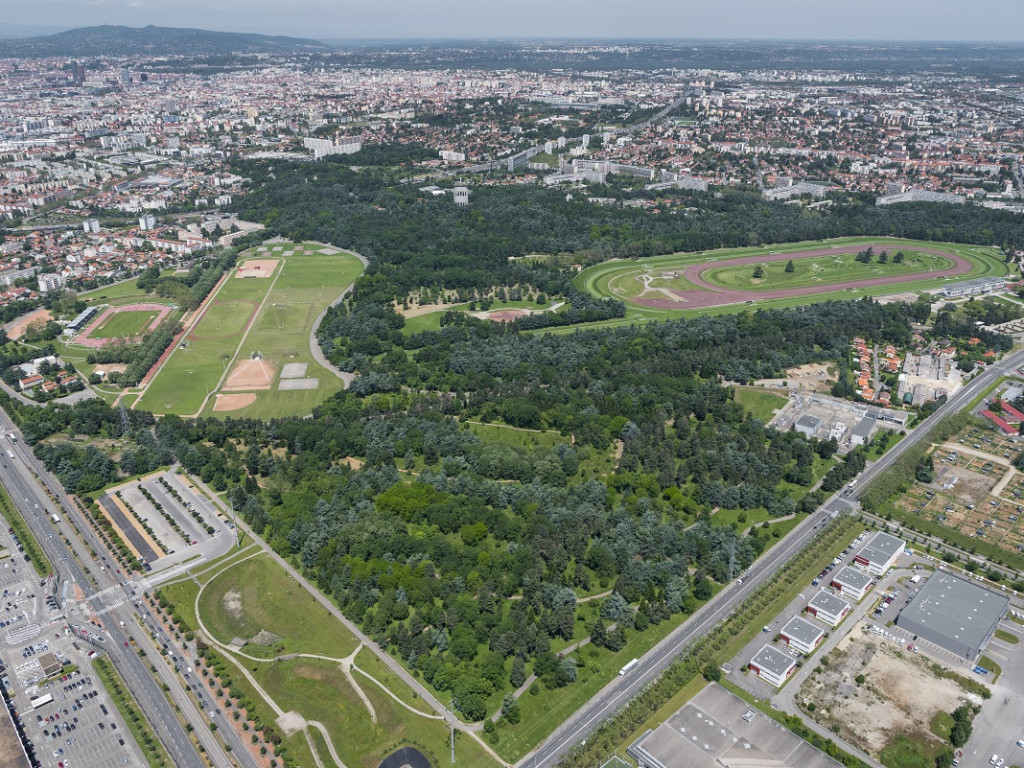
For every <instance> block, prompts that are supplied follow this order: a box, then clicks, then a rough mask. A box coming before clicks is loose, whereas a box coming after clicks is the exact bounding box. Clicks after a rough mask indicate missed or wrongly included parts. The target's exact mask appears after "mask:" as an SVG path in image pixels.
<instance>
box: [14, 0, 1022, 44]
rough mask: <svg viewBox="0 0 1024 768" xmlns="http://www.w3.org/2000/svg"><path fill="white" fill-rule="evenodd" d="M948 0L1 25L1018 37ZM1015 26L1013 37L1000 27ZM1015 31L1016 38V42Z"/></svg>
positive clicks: (188, 0)
mask: <svg viewBox="0 0 1024 768" xmlns="http://www.w3.org/2000/svg"><path fill="white" fill-rule="evenodd" d="M961 11H962V5H960V4H958V3H954V2H953V1H952V0H935V1H934V2H928V1H927V0H908V1H907V2H904V3H901V4H899V5H895V4H893V3H889V2H885V0H864V1H863V2H859V3H843V2H833V3H822V2H815V1H814V0H778V1H777V2H774V3H767V2H763V1H762V0H737V2H735V3H732V4H730V6H729V7H728V8H727V9H726V8H723V7H721V6H717V5H711V6H709V5H708V4H706V3H701V2H696V0H682V1H681V2H670V1H669V0H643V2H641V3H639V4H637V3H633V4H629V5H624V4H618V3H609V2H605V1H601V0H599V1H598V2H589V3H584V2H582V1H581V0H568V1H567V2H566V1H564V0H563V2H560V3H559V4H558V7H557V8H556V9H552V8H551V6H550V4H547V3H542V2H539V0H525V1H524V2H521V3H518V4H516V5H514V6H513V5H507V6H501V7H492V8H489V9H488V11H487V13H486V14H481V12H480V7H479V5H478V4H475V3H472V2H469V1H468V0H449V1H448V2H445V3H442V4H438V5H434V4H431V5H427V4H423V3H413V2H410V1H409V0H385V2H381V3H376V4H374V5H373V6H372V7H369V6H365V7H359V8H348V9H339V8H337V6H333V5H331V4H330V3H328V2H326V0H295V2H290V3H287V4H284V3H281V2H279V0H255V2H242V0H221V2H218V3H216V4H212V5H211V4H207V3H202V4H201V3H199V2H197V0H113V1H112V0H44V2H40V3H34V4H32V5H31V6H29V5H25V6H21V7H15V8H9V9H7V10H6V13H5V15H6V19H5V23H6V24H8V25H22V26H26V27H37V28H38V27H52V28H63V29H72V28H75V27H82V26H92V25H97V24H120V25H126V26H147V25H150V24H152V25H156V26H168V27H198V28H203V29H213V30H219V31H232V32H257V33H266V34H284V35H292V36H302V37H314V38H317V39H326V40H346V39H350V40H358V39H480V38H499V39H500V38H522V37H526V38H539V39H544V38H569V39H572V38H617V39H623V38H641V39H683V40H686V39H757V40H820V41H828V40H851V41H906V42H916V41H921V42H925V41H929V42H1020V40H1021V38H1020V33H1019V31H1018V30H1020V29H1022V28H1024V5H1022V4H1020V3H1015V2H1012V1H1011V0H980V1H979V2H978V3H975V4H974V7H973V8H972V13H971V14H970V15H969V16H967V17H964V14H963V13H962V12H961ZM1009 30H1013V32H1009ZM1013 35H1016V38H1014V37H1013Z"/></svg>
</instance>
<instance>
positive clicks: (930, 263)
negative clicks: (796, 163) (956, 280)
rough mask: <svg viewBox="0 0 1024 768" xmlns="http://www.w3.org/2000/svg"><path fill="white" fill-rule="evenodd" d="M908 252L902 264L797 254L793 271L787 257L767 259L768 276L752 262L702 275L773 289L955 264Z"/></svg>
mask: <svg viewBox="0 0 1024 768" xmlns="http://www.w3.org/2000/svg"><path fill="white" fill-rule="evenodd" d="M794 256H796V254H794ZM904 256H905V258H904V260H903V262H902V263H900V264H896V263H895V262H893V261H892V259H891V258H890V260H889V262H888V263H887V264H879V263H878V259H877V258H876V259H875V260H873V261H872V262H871V263H870V264H861V263H860V262H858V261H857V260H856V254H852V253H840V254H836V255H834V256H816V257H809V258H803V259H802V258H794V259H793V271H792V272H786V262H784V261H767V262H765V263H764V264H762V265H761V269H762V271H763V272H764V276H763V277H762V278H759V279H754V276H753V274H754V267H753V266H751V265H749V264H747V265H744V266H731V267H730V266H726V267H717V268H714V269H709V270H708V271H707V272H705V273H704V274H703V275H702V277H703V278H704V279H705V280H707V281H708V282H709V283H711V284H712V285H717V286H721V287H722V288H727V289H740V290H747V291H773V290H776V289H778V288H806V287H808V286H815V285H819V284H821V283H848V282H852V281H854V280H863V279H866V278H874V277H889V276H896V275H906V274H911V273H916V272H922V273H924V272H931V271H938V270H943V269H948V268H949V267H951V266H953V262H952V261H951V260H950V259H947V258H946V257H945V256H936V255H934V254H931V253H921V252H919V251H904Z"/></svg>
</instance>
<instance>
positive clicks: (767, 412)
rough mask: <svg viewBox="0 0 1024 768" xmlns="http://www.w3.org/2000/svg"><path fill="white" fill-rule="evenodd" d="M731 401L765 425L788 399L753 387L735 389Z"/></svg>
mask: <svg viewBox="0 0 1024 768" xmlns="http://www.w3.org/2000/svg"><path fill="white" fill-rule="evenodd" d="M733 399H734V400H735V401H736V402H737V403H739V404H740V405H742V406H743V407H744V408H746V409H747V410H748V411H750V414H751V415H752V416H753V417H754V418H756V419H760V420H761V421H763V422H764V423H765V424H767V423H768V422H769V421H771V418H772V416H774V415H775V412H776V411H778V410H779V409H780V408H782V407H783V406H784V405H785V404H786V403H787V402H788V401H789V398H786V397H783V396H782V395H777V394H775V393H774V392H766V391H765V390H763V389H755V388H753V387H736V389H735V390H734V391H733Z"/></svg>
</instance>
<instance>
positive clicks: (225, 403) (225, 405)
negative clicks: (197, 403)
mask: <svg viewBox="0 0 1024 768" xmlns="http://www.w3.org/2000/svg"><path fill="white" fill-rule="evenodd" d="M216 397H217V399H216V400H214V403H213V410H215V411H237V410H239V409H240V408H245V407H246V406H249V405H252V404H253V403H255V402H256V393H255V392H246V393H244V394H239V395H217V396H216Z"/></svg>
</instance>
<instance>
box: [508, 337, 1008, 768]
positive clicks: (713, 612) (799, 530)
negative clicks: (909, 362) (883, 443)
mask: <svg viewBox="0 0 1024 768" xmlns="http://www.w3.org/2000/svg"><path fill="white" fill-rule="evenodd" d="M1021 365H1024V350H1021V351H1018V352H1014V353H1012V354H1010V355H1007V356H1006V357H1005V358H1004V359H1003V360H1002V361H1001V362H999V363H996V364H993V365H990V366H988V368H986V369H985V371H983V372H982V373H980V374H978V375H977V376H975V378H974V379H972V380H971V381H970V382H968V384H967V385H966V386H965V387H964V388H963V389H961V390H960V391H959V392H957V393H955V394H954V395H952V396H951V397H950V398H949V399H948V400H947V401H946V402H945V403H944V404H943V405H941V406H939V407H938V408H937V409H936V410H935V413H934V414H933V415H932V417H931V418H929V419H928V420H927V421H926V422H925V423H924V424H922V425H921V427H918V428H917V429H912V430H909V431H908V432H907V436H906V437H904V438H903V439H902V440H901V441H900V442H899V443H897V444H896V445H895V446H893V447H892V448H891V449H890V450H889V451H888V452H887V453H886V454H885V455H884V456H882V458H880V459H879V460H878V461H876V462H873V463H872V464H871V465H870V466H868V467H866V468H865V470H864V471H863V472H862V473H861V474H860V476H859V477H858V479H857V483H856V485H855V486H854V488H853V489H847V490H845V491H842V492H840V493H839V494H836V495H834V496H832V497H831V498H830V499H828V500H827V501H826V502H825V504H823V505H822V508H821V509H822V510H823V511H824V514H825V515H828V514H829V513H831V512H832V511H833V510H837V509H842V508H843V507H844V506H851V507H852V506H853V505H854V504H855V503H856V501H857V498H858V497H859V495H860V493H862V492H863V489H864V487H865V486H867V485H868V484H870V482H871V481H872V480H874V479H875V478H876V477H878V475H879V474H881V473H882V472H884V471H885V470H886V469H888V468H889V467H891V466H892V465H893V463H894V462H895V461H896V460H897V459H899V457H900V456H902V455H903V453H904V452H905V451H907V450H909V449H911V448H912V447H914V446H915V445H917V444H918V443H919V442H920V441H921V440H924V439H925V438H926V437H927V435H928V432H929V431H930V430H931V428H932V426H934V425H935V424H937V423H938V422H939V421H940V420H941V419H942V418H943V417H944V416H946V415H948V414H951V413H955V412H957V411H959V410H962V409H963V408H965V407H966V406H967V405H969V404H970V402H971V401H972V400H973V399H974V398H975V397H977V396H978V395H979V394H980V393H981V392H983V391H984V390H985V388H986V387H988V386H989V385H990V384H992V383H994V382H995V381H996V380H997V379H998V378H999V377H1000V376H1004V375H1006V374H1007V373H1009V372H1010V371H1012V370H1014V369H1016V368H1019V367H1021ZM844 494H845V495H844ZM821 521H822V514H821V513H817V514H814V515H810V516H809V517H808V518H807V519H806V520H803V521H801V522H800V523H799V524H798V525H797V526H796V527H795V528H794V529H793V530H792V531H791V532H790V533H789V534H788V535H787V536H786V537H785V538H783V539H782V540H781V541H779V543H778V544H776V545H775V546H774V547H772V548H771V549H770V550H768V551H767V552H765V553H764V554H763V555H762V556H761V557H760V558H759V559H758V560H757V561H756V562H755V563H754V564H753V565H752V566H751V567H750V568H749V569H748V571H747V572H746V573H745V574H744V575H743V583H742V584H737V583H733V584H730V585H728V586H727V587H726V588H725V589H724V590H722V591H721V592H719V593H718V594H717V595H715V597H714V598H712V599H711V600H710V601H709V602H708V603H707V604H706V605H704V606H703V607H702V608H701V609H700V610H698V611H697V612H696V613H694V614H693V616H691V617H690V618H689V619H687V620H686V621H685V622H683V623H682V624H681V625H679V627H677V628H676V629H675V630H674V631H673V632H672V633H671V634H669V635H668V636H667V637H666V638H665V639H664V640H662V641H661V642H660V643H658V645H656V646H655V647H654V648H652V649H651V650H650V651H648V652H647V653H646V654H645V655H644V656H643V658H642V659H641V660H640V665H639V666H638V667H637V668H636V669H635V670H634V671H632V672H630V673H629V674H627V675H624V676H622V677H616V678H615V679H614V680H612V681H611V682H610V683H608V684H607V685H606V686H605V687H604V688H602V689H601V690H600V691H599V692H598V693H597V694H596V695H595V696H594V697H593V698H591V699H590V700H589V701H588V702H587V703H586V704H584V705H583V706H582V707H580V709H578V710H577V711H576V712H575V713H573V715H572V716H571V717H569V718H568V719H567V720H566V721H565V722H563V723H562V724H561V725H560V726H559V727H558V728H556V729H555V731H554V732H553V733H552V734H551V735H550V736H549V737H548V738H547V739H545V741H544V742H543V743H542V744H541V745H540V746H538V747H537V748H536V749H535V750H533V751H532V752H530V753H529V754H527V755H526V756H525V757H523V758H522V759H521V760H520V761H519V762H518V763H517V764H516V765H517V768H542V767H543V766H553V765H555V763H557V762H558V760H559V759H560V758H561V757H562V756H563V755H564V754H565V753H566V752H567V751H568V750H569V749H571V748H572V747H573V746H574V745H575V744H577V743H579V742H581V741H583V740H584V739H585V738H586V737H587V735H588V734H589V733H590V732H591V731H593V730H594V729H596V728H597V727H598V726H599V725H600V724H601V722H602V721H604V720H606V719H607V718H609V717H611V716H612V715H614V714H615V713H616V712H617V711H618V710H619V709H620V708H621V707H622V706H623V705H625V704H626V703H627V702H629V700H630V699H632V698H633V697H634V696H635V695H636V694H637V693H638V692H639V691H640V690H641V689H642V688H643V687H644V686H646V685H647V684H648V683H650V682H652V681H653V680H654V679H655V678H657V677H658V676H659V675H660V674H661V673H662V672H663V671H664V670H665V669H666V667H668V666H669V664H671V663H672V661H673V659H674V658H675V657H676V656H677V655H678V654H679V653H680V652H681V651H682V650H683V649H684V648H685V647H686V646H687V645H688V644H689V643H690V642H692V641H693V640H695V639H697V638H698V637H700V636H701V635H704V634H706V633H707V632H708V631H710V630H711V628H712V627H714V626H715V625H716V624H718V623H719V622H720V621H722V620H723V619H724V618H725V617H727V616H728V615H729V614H730V613H731V612H732V611H733V610H734V609H735V608H736V606H737V605H739V603H741V602H742V601H743V600H744V599H746V598H747V597H748V596H749V595H750V594H751V593H753V592H754V591H755V590H756V589H757V588H758V587H759V586H760V585H761V584H762V583H763V582H764V581H765V580H766V579H768V577H769V576H771V574H773V573H774V572H775V571H777V570H778V569H779V568H781V567H782V566H783V565H784V564H785V563H786V562H787V561H788V560H789V559H790V558H791V557H792V556H793V555H795V554H796V553H797V552H798V551H800V550H801V549H803V547H804V546H806V545H807V543H808V542H809V541H810V539H811V538H812V536H813V535H814V534H815V533H816V532H817V531H816V530H815V528H817V526H818V524H819V523H820V522H821Z"/></svg>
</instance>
